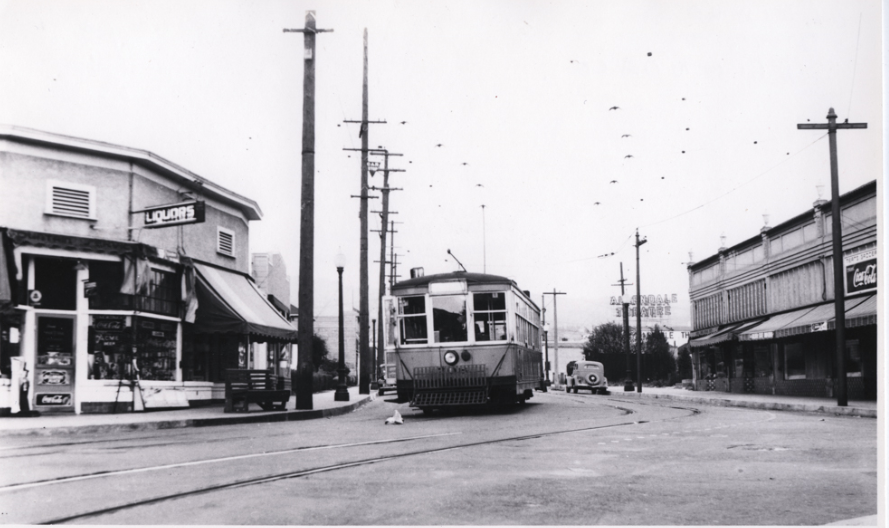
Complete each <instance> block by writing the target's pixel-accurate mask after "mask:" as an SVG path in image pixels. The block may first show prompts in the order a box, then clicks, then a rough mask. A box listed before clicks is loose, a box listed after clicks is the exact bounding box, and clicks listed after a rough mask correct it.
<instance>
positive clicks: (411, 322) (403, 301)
mask: <svg viewBox="0 0 889 528" xmlns="http://www.w3.org/2000/svg"><path fill="white" fill-rule="evenodd" d="M398 314H399V315H400V317H401V344H402V345H416V344H421V343H426V342H428V341H429V336H428V335H427V331H426V298H425V297H423V296H416V297H402V298H400V299H398Z"/></svg>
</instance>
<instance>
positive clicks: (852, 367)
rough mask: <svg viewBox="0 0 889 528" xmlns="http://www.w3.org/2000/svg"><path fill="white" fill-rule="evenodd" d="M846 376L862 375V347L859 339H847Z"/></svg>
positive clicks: (858, 376) (857, 376)
mask: <svg viewBox="0 0 889 528" xmlns="http://www.w3.org/2000/svg"><path fill="white" fill-rule="evenodd" d="M846 358H847V359H846V376H848V377H850V378H860V377H861V349H860V348H859V346H858V340H857V339H853V340H847V341H846Z"/></svg>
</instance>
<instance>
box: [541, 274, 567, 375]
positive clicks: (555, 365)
mask: <svg viewBox="0 0 889 528" xmlns="http://www.w3.org/2000/svg"><path fill="white" fill-rule="evenodd" d="M544 295H552V296H553V330H554V331H555V333H554V335H553V342H554V343H555V344H556V346H555V348H553V371H554V372H555V376H556V379H555V380H554V381H553V383H554V384H555V385H556V387H559V386H560V384H559V310H558V308H557V306H556V295H567V293H565V292H557V291H556V290H555V288H553V291H551V292H545V294H544Z"/></svg>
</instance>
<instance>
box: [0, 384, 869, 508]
mask: <svg viewBox="0 0 889 528" xmlns="http://www.w3.org/2000/svg"><path fill="white" fill-rule="evenodd" d="M620 396H621V394H620V393H617V392H615V393H612V394H611V395H610V396H598V395H595V396H594V395H586V394H579V395H574V394H570V395H569V394H565V393H546V394H542V393H537V394H536V396H535V398H534V399H532V400H530V401H529V402H528V403H527V404H526V405H522V406H516V407H513V408H509V409H499V410H488V411H477V412H466V413H448V414H444V413H438V412H436V413H434V414H432V415H430V416H426V415H423V414H422V413H420V412H418V411H412V410H411V409H409V408H408V407H407V406H406V405H399V404H396V403H393V402H391V401H387V400H390V398H385V399H381V400H377V401H375V402H373V403H371V404H369V405H367V406H365V407H362V408H360V409H359V410H357V411H356V412H353V413H351V414H348V415H344V416H339V417H335V418H331V419H323V420H314V421H306V422H287V423H276V424H251V425H236V426H220V427H207V428H191V429H176V430H168V431H138V432H129V433H116V434H89V435H77V436H68V437H45V438H44V437H39V438H30V437H29V438H21V437H10V438H3V439H2V440H0V442H2V443H0V523H4V524H8V523H27V524H34V523H46V522H55V523H79V524H298V525H309V524H312V525H318V524H321V525H325V524H336V525H344V524H358V525H431V524H446V525H458V524H473V525H478V524H482V525H493V524H497V525H527V524H559V525H572V524H576V525H590V524H605V525H626V524H630V525H684V524H697V525H701V524H706V525H757V524H759V525H775V524H778V525H800V524H802V525H817V524H825V523H829V522H834V521H838V520H842V519H849V518H854V517H860V516H864V515H873V514H875V513H876V511H877V423H876V420H873V419H862V418H848V417H831V416H825V415H820V414H805V413H790V412H768V411H760V410H752V409H739V408H727V407H708V406H703V405H695V406H689V405H683V404H679V403H677V402H666V401H659V400H650V401H649V400H646V401H639V400H626V401H624V400H622V399H621V397H620ZM396 409H397V410H399V411H400V412H401V413H402V415H403V416H404V424H403V425H384V423H383V422H384V420H385V418H387V417H389V416H391V415H392V414H393V412H394V411H395V410H396Z"/></svg>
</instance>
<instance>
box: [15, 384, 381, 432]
mask: <svg viewBox="0 0 889 528" xmlns="http://www.w3.org/2000/svg"><path fill="white" fill-rule="evenodd" d="M375 399H376V395H375V394H373V393H372V394H370V395H368V396H361V397H360V398H359V399H358V400H356V401H355V402H353V403H350V404H348V405H342V406H339V407H331V408H328V409H313V410H310V411H287V412H274V411H270V412H263V413H256V414H251V413H246V414H243V415H236V416H231V415H228V416H219V417H215V418H186V419H182V420H159V421H149V422H130V423H118V424H94V425H72V426H65V427H40V428H36V427H35V428H32V429H7V430H2V429H0V437H4V436H53V435H78V434H90V433H113V432H119V431H153V430H160V429H181V428H184V427H213V426H217V425H239V424H248V423H277V422H297V421H302V420H315V419H318V418H330V417H333V416H339V415H342V414H347V413H350V412H352V411H355V410H357V409H359V408H360V407H363V406H364V405H366V404H368V403H370V402H372V401H374V400H375ZM20 419H21V420H29V419H32V418H20ZM33 419H34V420H39V418H33Z"/></svg>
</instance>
